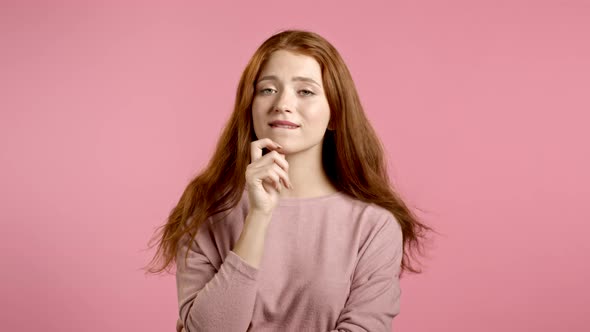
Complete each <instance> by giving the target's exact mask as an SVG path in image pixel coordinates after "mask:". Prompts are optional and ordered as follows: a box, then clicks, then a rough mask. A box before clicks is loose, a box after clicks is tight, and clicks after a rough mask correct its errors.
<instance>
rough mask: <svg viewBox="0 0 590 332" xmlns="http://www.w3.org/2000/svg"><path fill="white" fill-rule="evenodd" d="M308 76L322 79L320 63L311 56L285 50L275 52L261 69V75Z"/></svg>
mask: <svg viewBox="0 0 590 332" xmlns="http://www.w3.org/2000/svg"><path fill="white" fill-rule="evenodd" d="M264 75H277V76H279V77H281V76H286V77H288V76H307V77H310V78H313V79H315V80H321V77H322V69H321V67H320V64H319V63H318V62H317V61H316V59H314V58H313V57H311V56H308V55H304V54H299V53H294V52H290V51H285V50H278V51H275V52H273V53H272V54H271V55H270V57H269V58H268V60H267V62H266V63H265V64H264V66H263V67H262V68H261V70H260V76H264Z"/></svg>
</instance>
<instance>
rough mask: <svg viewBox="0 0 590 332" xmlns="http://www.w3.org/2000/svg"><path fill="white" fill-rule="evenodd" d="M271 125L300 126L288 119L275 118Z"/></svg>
mask: <svg viewBox="0 0 590 332" xmlns="http://www.w3.org/2000/svg"><path fill="white" fill-rule="evenodd" d="M269 125H271V126H273V127H275V126H290V127H299V125H298V124H295V123H293V122H291V121H286V120H275V121H273V122H271V123H269Z"/></svg>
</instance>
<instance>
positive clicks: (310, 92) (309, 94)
mask: <svg viewBox="0 0 590 332" xmlns="http://www.w3.org/2000/svg"><path fill="white" fill-rule="evenodd" d="M299 91H300V92H305V93H304V94H303V95H304V96H311V95H314V94H315V93H313V92H312V91H310V90H299Z"/></svg>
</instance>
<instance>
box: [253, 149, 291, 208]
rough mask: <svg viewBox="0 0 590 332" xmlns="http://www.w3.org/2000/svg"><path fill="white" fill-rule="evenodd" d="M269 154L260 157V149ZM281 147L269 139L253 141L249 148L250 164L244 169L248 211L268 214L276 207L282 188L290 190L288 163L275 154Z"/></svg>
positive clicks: (281, 155)
mask: <svg viewBox="0 0 590 332" xmlns="http://www.w3.org/2000/svg"><path fill="white" fill-rule="evenodd" d="M263 148H267V149H269V150H271V152H269V153H267V154H266V155H264V156H262V149H263ZM280 149H281V147H280V145H278V144H277V143H275V142H273V141H272V140H271V139H270V138H263V139H259V140H257V141H253V142H252V143H251V146H250V151H251V156H252V159H251V163H250V164H249V165H248V167H247V168H246V186H247V187H248V199H249V204H250V211H259V212H262V213H267V214H270V213H271V212H272V210H274V208H275V207H276V205H277V203H278V200H279V194H280V193H281V190H282V189H283V187H286V188H289V189H292V188H293V186H292V185H291V181H290V180H289V173H288V172H289V163H288V162H287V160H286V159H285V155H284V154H281V153H279V152H277V150H280Z"/></svg>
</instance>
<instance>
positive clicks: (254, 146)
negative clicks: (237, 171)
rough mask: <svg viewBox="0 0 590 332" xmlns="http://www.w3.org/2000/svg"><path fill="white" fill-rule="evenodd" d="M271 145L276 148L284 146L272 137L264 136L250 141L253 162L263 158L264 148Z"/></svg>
mask: <svg viewBox="0 0 590 332" xmlns="http://www.w3.org/2000/svg"><path fill="white" fill-rule="evenodd" d="M269 147H272V148H275V149H281V148H282V146H280V145H278V144H277V143H275V142H274V141H273V140H271V139H270V138H262V139H259V140H257V141H253V142H252V143H250V156H251V160H250V162H251V163H253V162H255V161H256V160H258V159H260V158H262V149H263V148H269Z"/></svg>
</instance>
